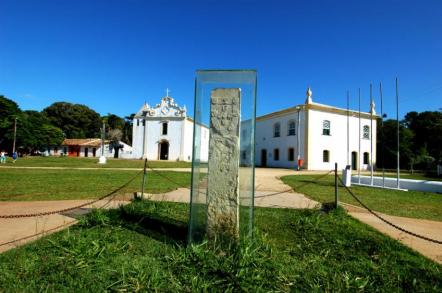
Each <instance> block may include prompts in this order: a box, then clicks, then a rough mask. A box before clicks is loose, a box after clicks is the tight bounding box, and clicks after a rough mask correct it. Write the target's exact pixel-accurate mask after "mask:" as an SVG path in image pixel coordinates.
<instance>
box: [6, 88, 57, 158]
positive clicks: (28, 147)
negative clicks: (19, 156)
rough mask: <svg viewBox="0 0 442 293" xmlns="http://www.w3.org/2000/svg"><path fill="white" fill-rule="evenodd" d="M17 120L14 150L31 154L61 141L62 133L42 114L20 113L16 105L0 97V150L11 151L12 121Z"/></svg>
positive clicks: (34, 112)
mask: <svg viewBox="0 0 442 293" xmlns="http://www.w3.org/2000/svg"><path fill="white" fill-rule="evenodd" d="M15 119H17V134H16V148H17V149H19V150H21V151H25V152H32V151H37V150H43V149H45V148H46V147H47V146H49V145H58V144H60V143H61V142H62V141H63V132H62V130H61V129H60V128H58V127H57V126H54V125H52V124H51V122H50V121H49V119H48V118H47V117H46V116H45V114H44V113H41V112H38V111H21V110H20V108H19V107H18V105H17V104H16V103H15V102H14V101H12V100H10V99H8V98H6V97H4V96H0V148H1V149H2V150H7V151H8V152H11V151H12V145H13V140H14V120H15Z"/></svg>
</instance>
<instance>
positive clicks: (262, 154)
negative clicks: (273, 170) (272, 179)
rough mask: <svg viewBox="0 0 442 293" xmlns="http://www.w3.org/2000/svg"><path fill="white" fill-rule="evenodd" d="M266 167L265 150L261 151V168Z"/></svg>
mask: <svg viewBox="0 0 442 293" xmlns="http://www.w3.org/2000/svg"><path fill="white" fill-rule="evenodd" d="M265 166H267V150H266V149H264V150H261V167H265Z"/></svg>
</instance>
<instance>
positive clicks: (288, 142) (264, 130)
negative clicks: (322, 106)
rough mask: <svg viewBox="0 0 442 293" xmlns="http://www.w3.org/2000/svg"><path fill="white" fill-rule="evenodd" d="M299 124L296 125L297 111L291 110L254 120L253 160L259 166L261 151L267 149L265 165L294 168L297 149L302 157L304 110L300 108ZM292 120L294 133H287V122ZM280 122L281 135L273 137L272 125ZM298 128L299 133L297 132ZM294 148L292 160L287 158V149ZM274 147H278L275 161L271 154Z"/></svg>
mask: <svg viewBox="0 0 442 293" xmlns="http://www.w3.org/2000/svg"><path fill="white" fill-rule="evenodd" d="M299 114H300V125H299V127H298V112H297V111H293V112H290V113H287V114H284V115H282V116H276V117H271V118H267V119H264V120H260V119H258V120H257V121H256V132H255V135H256V144H255V162H256V165H258V166H261V165H262V162H261V151H262V150H263V149H265V150H267V166H268V167H280V168H295V167H296V166H297V164H298V162H297V158H298V151H299V155H300V157H301V159H303V158H304V111H303V110H301V111H300V112H299ZM290 120H294V121H295V124H296V135H292V136H289V135H288V122H289V121H290ZM277 122H279V123H280V124H281V136H280V137H274V135H273V127H274V125H275V123H277ZM298 129H299V133H298ZM298 134H299V145H300V150H298V148H297V135H298ZM289 148H294V160H293V161H289V160H288V150H289ZM274 149H279V160H278V161H276V160H275V158H274V155H273V152H274Z"/></svg>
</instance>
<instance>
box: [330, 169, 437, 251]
mask: <svg viewBox="0 0 442 293" xmlns="http://www.w3.org/2000/svg"><path fill="white" fill-rule="evenodd" d="M338 179H339V181H340V182H341V184H342V186H344V188H345V189H346V190H347V191H348V193H350V195H351V196H352V197H353V198H354V199H355V200H356V201H357V202H358V203H359V204H360V205H361V206H363V207H364V208H365V209H366V210H367V211H369V212H370V213H371V214H372V215H373V216H375V217H376V218H378V219H379V220H381V221H383V222H384V223H386V224H388V225H390V226H391V227H393V228H395V229H397V230H399V231H402V232H404V233H406V234H409V235H412V236H414V237H417V238H420V239H423V240H426V241H429V242H433V243H436V244H442V241H440V240H436V239H432V238H429V237H426V236H423V235H420V234H417V233H414V232H411V231H409V230H406V229H404V228H402V227H399V226H398V225H396V224H394V223H392V222H390V221H389V220H387V219H385V218H384V217H382V216H381V215H379V214H378V213H376V212H375V211H373V210H372V209H370V208H369V207H368V206H367V205H366V204H364V203H363V202H362V201H361V200H360V199H359V198H358V197H357V196H356V195H355V194H354V193H353V191H352V190H351V189H350V188H349V187H348V186H346V185H345V184H344V182H343V181H342V179H341V177H339V176H338Z"/></svg>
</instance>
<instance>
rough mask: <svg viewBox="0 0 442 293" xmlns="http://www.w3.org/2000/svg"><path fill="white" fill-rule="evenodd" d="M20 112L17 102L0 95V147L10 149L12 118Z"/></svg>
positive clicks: (12, 137)
mask: <svg viewBox="0 0 442 293" xmlns="http://www.w3.org/2000/svg"><path fill="white" fill-rule="evenodd" d="M20 113H21V110H20V108H19V107H18V105H17V103H16V102H14V101H12V100H10V99H8V98H6V97H5V96H3V95H0V149H1V150H7V151H9V152H10V151H12V141H13V139H14V120H15V118H16V117H18V116H19V115H20Z"/></svg>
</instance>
